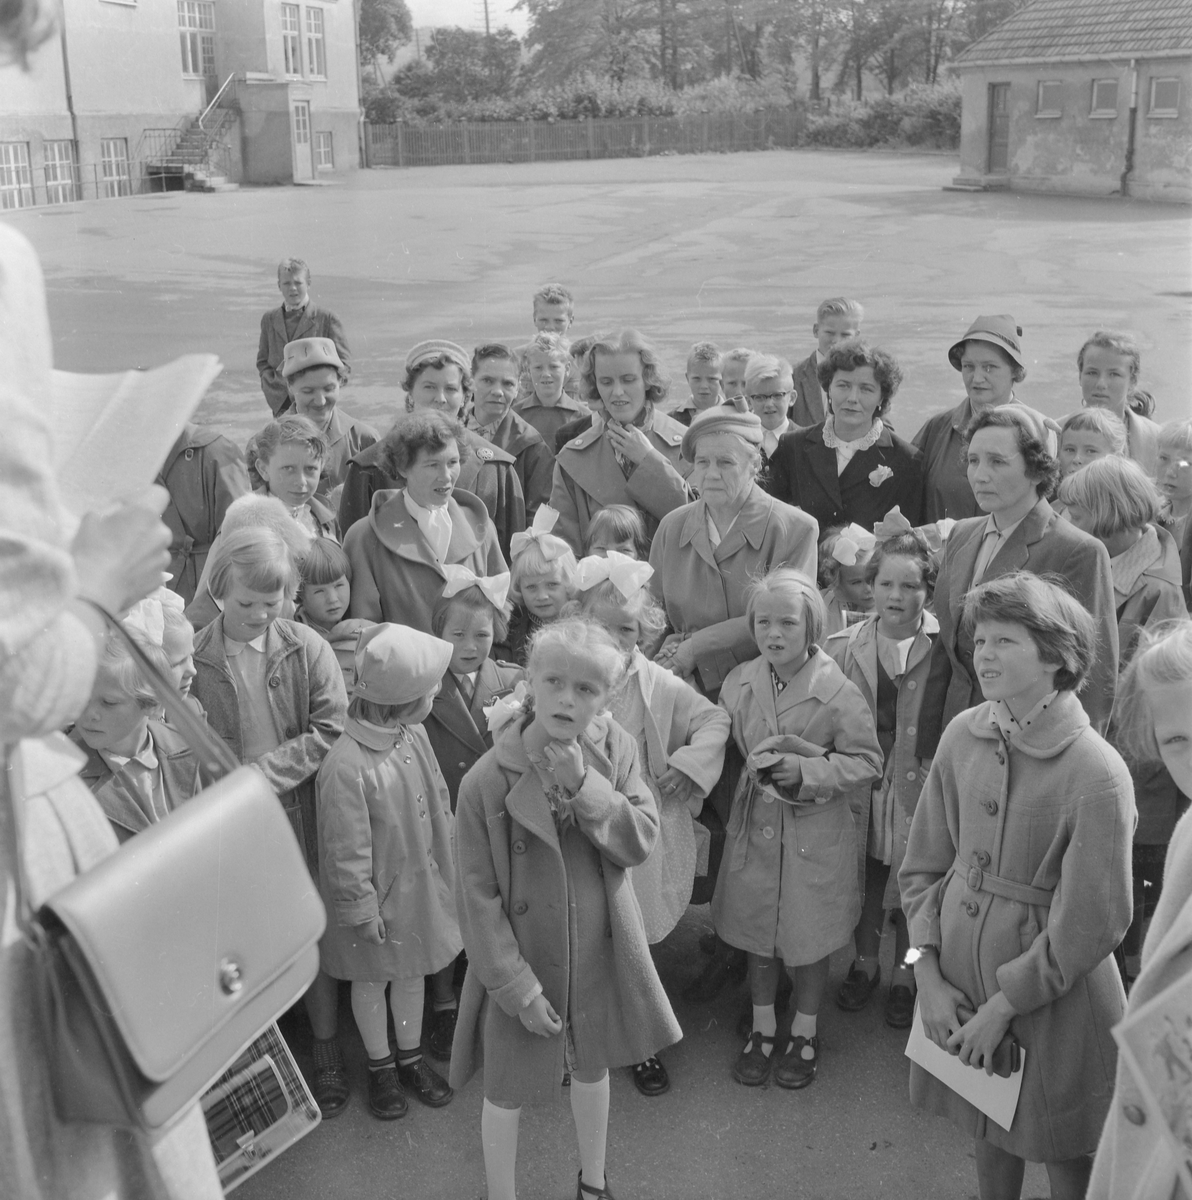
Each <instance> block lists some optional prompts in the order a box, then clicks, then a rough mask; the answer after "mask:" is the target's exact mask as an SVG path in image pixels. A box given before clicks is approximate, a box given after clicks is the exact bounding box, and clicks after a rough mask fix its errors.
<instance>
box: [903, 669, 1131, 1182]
mask: <svg viewBox="0 0 1192 1200" xmlns="http://www.w3.org/2000/svg"><path fill="white" fill-rule="evenodd" d="M990 709H991V705H989V704H988V703H985V704H980V705H978V706H977V707H976V708H972V709H969V710H968V711H967V712H965V713H963V714H962V715H961V716H959V717H957V719H956V720H955V721H953V722H952V724H951V725H949V726H948V728H947V729H946V730H945V732H944V736H943V740H942V741H941V742H940V745H939V752H938V753H937V754H936V756H935V760H934V762H933V763H932V764H931V770H930V772H929V773H928V776H927V782H926V784H925V785H924V787H923V793H922V795H921V796H920V797H919V804H918V807H917V808H916V809H915V817H914V820H913V821H912V822H911V836H910V841H909V843H908V845H907V848H906V857H905V859H904V860H903V863H902V870H901V871H900V872H899V874H898V883H899V886H900V888H901V889H902V906H903V909H904V910H905V912H906V915H907V922H908V926H909V930H910V938H911V945H912V946H924V945H932V946H938V947H939V962H940V970H941V972H942V973H943V976H944V978H945V979H946V980H947V981H948V982H949V983H951V984H952V985H953V986H954V987H957V988H959V989H960V990H961V991H962V992H964V994H965V995H966V996H967V997H968V999H969V1002H970V1006H971V1007H972V1008H973V1009H977V1008H979V1007H980V1006H981V1005H982V1004H984V1003H985V1001H986V1000H988V999H989V997H990V996H992V995H993V994H994V993H996V992H999V991H1000V992H1004V993H1005V996H1006V999H1007V1000H1008V1001H1009V1002H1010V1004H1011V1005H1012V1006H1013V1008H1014V1011H1015V1012H1016V1013H1017V1014H1018V1015H1017V1016H1015V1017H1014V1018H1013V1019H1012V1021H1011V1022H1010V1032H1011V1033H1013V1034H1014V1036H1015V1037H1017V1038H1018V1040H1019V1041H1020V1042H1021V1043H1022V1045H1023V1047H1024V1048H1025V1050H1026V1061H1025V1064H1024V1067H1023V1071H1024V1075H1023V1081H1022V1092H1021V1094H1020V1096H1019V1099H1018V1110H1017V1112H1016V1113H1015V1116H1014V1120H1013V1123H1012V1124H1011V1127H1010V1130H1009V1131H1008V1132H1007V1131H1006V1130H1004V1129H1002V1128H1001V1127H1000V1126H999V1125H996V1124H995V1123H994V1122H993V1121H990V1120H988V1119H987V1118H986V1117H985V1116H984V1115H983V1114H982V1113H980V1112H978V1110H977V1109H975V1108H974V1107H973V1106H972V1105H970V1104H969V1103H968V1102H967V1101H966V1100H962V1099H961V1098H960V1097H959V1096H957V1095H956V1093H955V1092H953V1091H952V1090H951V1089H950V1088H949V1087H947V1086H946V1085H945V1084H943V1083H941V1082H940V1081H939V1080H938V1079H936V1078H935V1077H934V1076H933V1075H930V1074H928V1073H927V1072H926V1071H924V1070H923V1069H922V1068H921V1067H919V1066H916V1065H913V1064H912V1066H911V1100H912V1101H913V1102H914V1103H915V1104H916V1105H918V1106H919V1107H920V1108H925V1109H927V1110H928V1111H929V1112H934V1113H936V1114H938V1115H940V1116H946V1117H948V1118H949V1119H950V1120H952V1121H953V1122H955V1124H956V1125H958V1126H959V1127H960V1128H961V1129H963V1130H964V1131H965V1133H968V1134H972V1135H974V1136H976V1137H980V1138H984V1139H986V1140H987V1141H990V1142H992V1143H993V1144H994V1145H995V1146H1000V1147H1001V1148H1002V1149H1003V1150H1007V1151H1009V1153H1011V1154H1015V1155H1017V1156H1018V1157H1020V1158H1025V1159H1027V1160H1029V1161H1031V1162H1047V1161H1055V1160H1062V1159H1068V1158H1076V1157H1077V1156H1078V1155H1081V1154H1091V1153H1092V1151H1093V1150H1094V1149H1095V1147H1096V1145H1097V1138H1098V1136H1099V1135H1100V1132H1101V1126H1102V1123H1103V1122H1104V1120H1105V1114H1106V1112H1107V1111H1108V1109H1109V1102H1110V1095H1111V1093H1112V1091H1113V1077H1114V1065H1115V1059H1116V1057H1117V1054H1116V1051H1115V1049H1114V1043H1113V1038H1112V1037H1111V1036H1110V1032H1109V1031H1110V1028H1111V1027H1112V1026H1113V1025H1114V1023H1115V1022H1116V1021H1118V1020H1119V1019H1120V1018H1121V1015H1122V1012H1123V1010H1124V1008H1125V999H1126V998H1125V994H1124V992H1123V991H1122V982H1121V977H1120V976H1119V975H1118V970H1117V967H1116V965H1115V964H1114V961H1113V959H1112V957H1111V955H1112V954H1113V950H1114V947H1115V946H1117V945H1118V943H1119V942H1120V941H1121V940H1122V938H1123V936H1124V935H1125V932H1126V929H1127V927H1128V926H1129V924H1130V916H1131V911H1132V905H1133V901H1132V898H1131V888H1130V835H1131V833H1132V831H1133V829H1134V796H1133V790H1132V788H1131V785H1130V773H1129V772H1128V771H1127V770H1126V764H1125V763H1124V762H1122V760H1121V758H1120V756H1119V755H1118V753H1117V751H1116V750H1114V749H1113V747H1112V746H1110V745H1109V743H1108V742H1106V741H1105V740H1104V739H1103V738H1102V737H1100V736H1099V735H1098V734H1097V733H1096V732H1095V731H1094V730H1093V729H1092V728H1091V727H1090V725H1089V719H1088V714H1087V713H1085V711H1084V710H1083V709H1082V708H1081V706H1080V702H1079V701H1078V700H1077V699H1076V697H1075V695H1073V693H1071V692H1060V693H1059V695H1058V696H1057V697H1056V698H1055V700H1054V701H1052V703H1051V705H1050V707H1049V708H1047V710H1046V711H1045V712H1043V713H1042V714H1041V715H1040V716H1039V717H1038V718H1036V720H1035V721H1034V722H1032V724H1031V726H1030V728H1029V729H1027V730H1026V731H1025V732H1024V733H1016V734H1015V735H1014V736H1013V737H1012V738H1011V739H1010V741H1009V743H1006V742H1005V741H1003V739H1002V736H1001V733H1000V731H999V730H998V729H997V727H996V726H995V725H994V724H992V722H991V720H990ZM1006 881H1008V883H1009V887H1010V888H1022V887H1023V886H1024V885H1025V887H1026V888H1031V889H1037V893H1035V894H1033V893H1031V892H1024V893H1022V896H1021V897H1020V898H1014V899H1012V898H1010V897H1008V896H1007V895H1006V894H1005V891H1006V888H1007V882H1006ZM1048 893H1050V896H1048V895H1047V894H1048ZM1036 894H1037V895H1038V900H1035V895H1036ZM1047 899H1049V900H1050V905H1048V904H1047V903H1046V902H1044V901H1046V900H1047Z"/></svg>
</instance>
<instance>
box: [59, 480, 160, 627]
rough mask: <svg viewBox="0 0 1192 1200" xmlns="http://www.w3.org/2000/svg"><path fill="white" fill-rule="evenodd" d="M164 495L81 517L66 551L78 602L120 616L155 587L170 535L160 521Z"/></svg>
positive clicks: (153, 492)
mask: <svg viewBox="0 0 1192 1200" xmlns="http://www.w3.org/2000/svg"><path fill="white" fill-rule="evenodd" d="M169 502H170V495H169V493H168V492H167V491H166V490H165V488H163V487H156V486H155V487H151V488H149V489H148V491H147V492H146V493H145V495H144V496H143V497H142V498H141V499H140V500H137V501H133V502H130V503H126V504H121V505H119V506H118V507H116V508H113V509H111V510H109V511H108V512H105V513H102V514H101V513H87V514H86V515H85V516H84V517H83V519H82V521H81V522H80V523H79V531H78V533H76V534H75V538H74V542H73V543H72V545H71V548H70V549H71V554H72V555H73V557H74V564H75V573H76V574H77V575H78V580H79V591H78V595H79V599H81V600H90V601H91V602H92V603H94V604H98V605H99V606H100V607H101V608H103V609H105V610H106V611H107V612H110V613H111V614H112V615H113V616H114V617H121V616H123V615H124V614H125V613H126V612H128V610H129V609H130V608H131V607H132V606H133V605H134V604H136V602H137V601H138V600H143V599H144V598H145V597H146V596H147V595H149V593H150V592H152V591H154V590H155V589H157V588H159V587H161V585H162V583H163V582H164V577H165V572H166V570H167V568H168V567H169V565H170V551H169V547H170V536H171V535H170V530H169V526H167V525H166V524H165V522H164V521H162V519H161V514H162V513H163V512H164V511H165V508H166V505H167V504H168V503H169Z"/></svg>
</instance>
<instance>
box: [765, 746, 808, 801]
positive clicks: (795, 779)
mask: <svg viewBox="0 0 1192 1200" xmlns="http://www.w3.org/2000/svg"><path fill="white" fill-rule="evenodd" d="M770 778H771V779H772V780H774V782H775V783H776V784H778V786H779V787H780V788H785V789H786V790H787V791H788V792H794V791H798V790H799V788H801V787H802V786H803V760H802V759H801V758H800V757H799V756H798V755H797V754H784V755H783V756H782V758H780V759H779V760H778V762H776V763H775V764H774V765H773V766H772V767H771V768H770Z"/></svg>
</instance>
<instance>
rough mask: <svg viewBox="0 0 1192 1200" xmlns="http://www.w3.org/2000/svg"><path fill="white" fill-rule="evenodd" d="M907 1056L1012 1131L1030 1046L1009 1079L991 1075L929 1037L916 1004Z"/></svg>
mask: <svg viewBox="0 0 1192 1200" xmlns="http://www.w3.org/2000/svg"><path fill="white" fill-rule="evenodd" d="M906 1056H907V1058H909V1059H910V1060H911V1062H916V1063H918V1064H919V1066H921V1067H922V1068H923V1069H924V1070H925V1071H930V1072H931V1074H932V1075H934V1076H935V1077H936V1079H938V1080H940V1082H941V1083H946V1084H947V1085H948V1087H950V1088H951V1089H952V1090H953V1091H954V1092H955V1093H956V1094H957V1095H958V1096H960V1097H962V1098H963V1099H965V1100H967V1101H968V1102H969V1103H970V1104H971V1105H973V1107H974V1108H979V1109H980V1110H981V1111H982V1112H983V1113H984V1114H985V1115H986V1116H987V1117H988V1118H989V1119H990V1120H991V1121H996V1122H997V1123H998V1124H999V1125H1000V1126H1001V1127H1002V1128H1003V1129H1005V1130H1007V1131H1009V1129H1010V1125H1011V1124H1012V1122H1013V1120H1014V1113H1015V1111H1016V1110H1017V1108H1018V1094H1019V1092H1021V1091H1022V1071H1023V1067H1025V1066H1026V1047H1020V1048H1019V1068H1018V1070H1017V1071H1015V1072H1014V1074H1013V1075H1011V1076H1010V1077H1009V1078H1008V1079H1004V1078H1003V1077H1002V1076H1001V1075H987V1074H986V1073H985V1068H984V1067H970V1066H966V1065H965V1064H964V1063H962V1062H961V1061H960V1059H959V1058H957V1057H956V1055H954V1054H949V1053H948V1052H947V1050H941V1049H940V1048H939V1047H938V1046H937V1045H936V1044H935V1043H934V1042H933V1041H932V1040H931V1039H930V1038H929V1037H928V1036H927V1031H926V1030H925V1029H924V1028H923V1018H922V1016H920V1014H919V1006H918V1004H916V1005H915V1020H914V1024H913V1025H912V1026H911V1036H910V1039H909V1040H908V1041H907V1043H906Z"/></svg>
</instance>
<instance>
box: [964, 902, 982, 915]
mask: <svg viewBox="0 0 1192 1200" xmlns="http://www.w3.org/2000/svg"><path fill="white" fill-rule="evenodd" d="M964 911H965V912H966V913H968V915H969V916H970V917H975V916H976V915H977V914H978V913H979V912H980V911H981V906H980V905H979V904H978V903H977V902H976V900H969V901H967V902H966V903H965V906H964Z"/></svg>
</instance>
